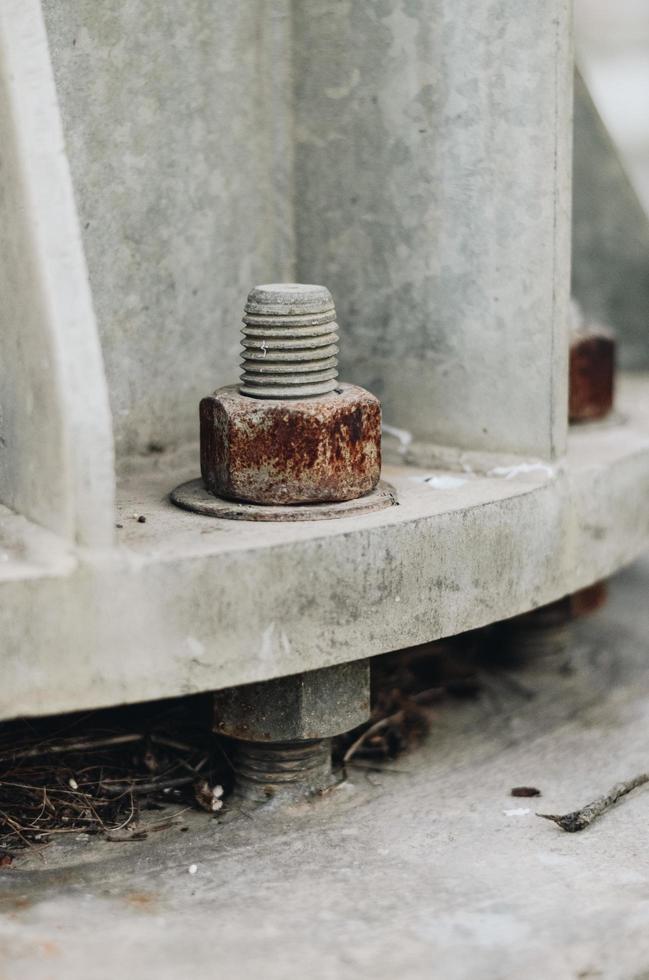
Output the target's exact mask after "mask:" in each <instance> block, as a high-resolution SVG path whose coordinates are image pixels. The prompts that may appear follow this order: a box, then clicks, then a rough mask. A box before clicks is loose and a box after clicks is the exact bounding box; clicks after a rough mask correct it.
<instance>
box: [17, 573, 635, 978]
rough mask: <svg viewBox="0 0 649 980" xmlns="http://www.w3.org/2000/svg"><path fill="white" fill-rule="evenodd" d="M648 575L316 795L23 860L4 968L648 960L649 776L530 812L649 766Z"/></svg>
mask: <svg viewBox="0 0 649 980" xmlns="http://www.w3.org/2000/svg"><path fill="white" fill-rule="evenodd" d="M648 596H649V560H644V561H643V562H641V563H638V564H636V565H635V566H634V567H633V568H631V569H629V570H627V571H625V572H623V573H621V574H620V575H619V576H617V577H616V578H615V579H614V580H613V581H612V583H611V598H610V601H609V603H608V605H607V607H606V608H605V609H603V610H601V611H600V612H598V613H596V614H595V615H594V616H592V617H591V618H590V619H588V620H584V621H582V622H581V623H580V624H579V626H578V627H577V628H576V629H575V636H574V644H573V647H572V649H571V652H570V656H569V658H568V659H567V660H566V658H563V660H562V661H561V662H556V661H555V662H546V663H537V664H535V665H532V666H528V667H527V668H526V669H524V670H519V671H516V672H500V673H498V672H495V673H490V674H489V675H488V676H487V677H485V690H484V693H483V694H482V696H481V697H480V698H479V699H478V700H477V701H471V702H467V701H465V702H460V701H454V702H447V703H445V704H443V705H442V706H440V707H439V709H438V712H437V716H436V720H435V722H434V726H433V730H432V734H431V737H430V738H429V740H428V742H427V743H426V744H425V746H424V747H423V748H421V749H420V750H418V751H416V752H414V753H411V754H410V755H408V756H404V757H402V758H401V759H400V760H398V761H397V762H395V763H394V764H392V766H391V769H390V771H385V772H383V773H376V772H368V771H366V770H360V769H358V770H356V771H355V772H354V774H353V776H352V778H351V779H350V780H349V782H347V783H346V784H344V785H343V786H341V787H340V788H339V789H337V790H336V791H335V792H333V793H332V794H331V795H329V796H328V797H325V798H323V799H321V800H319V801H317V802H315V803H310V804H304V805H302V806H299V807H295V808H294V809H292V810H291V811H285V812H282V813H280V812H272V811H270V812H266V813H259V812H257V813H252V814H251V813H247V814H244V813H241V812H231V813H230V814H225V815H224V816H220V817H218V818H211V817H209V816H208V815H207V814H198V813H196V814H194V813H189V814H184V815H183V817H182V819H181V820H180V821H179V826H178V827H173V828H171V829H169V830H167V831H165V832H162V833H157V834H152V835H151V836H150V837H149V838H148V839H147V840H145V841H142V842H140V843H135V842H132V843H128V844H117V843H106V842H103V841H83V840H75V841H72V842H69V843H67V844H65V845H64V844H58V843H57V844H55V845H52V846H50V847H49V848H47V849H45V850H44V851H43V852H42V854H41V855H40V856H30V857H29V858H27V859H21V860H20V861H18V862H16V863H15V864H14V866H13V867H11V868H8V869H6V870H3V871H1V872H0V911H1V917H0V978H2V980H45V978H56V980H60V978H66V980H77V978H79V980H81V978H84V980H97V978H102V980H103V978H105V977H123V976H125V977H136V976H137V977H140V978H149V977H151V978H153V977H155V978H157V980H167V978H169V980H171V978H174V980H175V978H181V977H182V978H185V977H187V978H204V977H205V978H207V977H210V978H212V977H215V978H219V977H227V978H228V980H244V978H256V977H264V978H265V980H280V978H281V980H287V978H302V977H307V976H308V977H309V978H311V980H334V978H335V980H340V978H347V977H350V978H351V977H354V978H365V977H367V978H372V980H382V978H394V977H399V978H400V980H410V978H428V977H439V978H443V980H460V978H462V980H464V978H472V980H474V978H478V980H492V978H493V980H505V978H515V977H516V978H518V977H525V978H527V980H536V978H539V980H540V978H543V980H546V978H550V977H551V978H553V980H568V978H570V980H573V978H598V977H603V978H607V980H617V978H619V980H642V978H645V980H646V978H649V848H648V846H647V845H648V839H647V827H648V826H649V789H646V788H645V789H639V790H636V791H635V792H634V793H633V794H632V795H631V796H629V797H628V798H627V799H626V800H625V801H624V802H623V803H621V804H619V805H618V807H617V808H615V809H614V810H613V811H611V812H610V813H608V814H607V815H605V816H604V817H603V818H602V819H601V820H599V821H598V822H597V823H596V824H594V825H593V826H592V827H591V828H590V829H588V830H586V831H584V832H583V833H581V834H575V835H571V834H566V833H563V832H562V831H560V830H559V829H557V828H556V827H555V826H554V825H552V824H550V823H548V822H546V821H543V820H539V819H538V818H537V817H536V816H535V815H534V811H535V810H543V811H550V812H560V813H561V812H564V811H567V810H571V809H574V808H575V807H576V806H578V805H581V804H583V803H586V802H587V801H588V800H590V799H592V798H593V797H595V796H597V795H599V794H600V793H601V792H603V791H605V790H606V789H608V788H609V786H610V785H612V784H613V783H615V782H617V781H619V780H620V779H624V778H627V777H630V776H633V775H635V774H637V773H639V772H642V771H643V770H644V769H646V768H649V697H648V695H649V656H648V653H649V602H648V601H647V597H648ZM521 784H526V785H533V786H537V787H539V788H540V789H541V790H542V794H543V795H542V798H541V799H540V800H534V799H532V800H528V799H513V798H512V797H511V796H510V795H509V791H510V789H511V787H513V786H516V785H521ZM156 816H157V817H159V814H158V815H156ZM180 825H182V826H186V827H187V828H188V830H187V831H186V832H181V831H180V829H179V827H180ZM193 865H195V866H196V868H195V869H194V868H193V867H192V866H193ZM190 869H191V871H193V872H194V873H191V872H190Z"/></svg>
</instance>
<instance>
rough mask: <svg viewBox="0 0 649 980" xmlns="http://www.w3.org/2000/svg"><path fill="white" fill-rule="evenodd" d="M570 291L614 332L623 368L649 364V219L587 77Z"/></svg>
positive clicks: (581, 90) (579, 123)
mask: <svg viewBox="0 0 649 980" xmlns="http://www.w3.org/2000/svg"><path fill="white" fill-rule="evenodd" d="M572 249H573V261H572V289H573V293H574V295H575V296H576V298H577V299H578V300H579V303H580V305H581V306H582V308H583V310H584V312H585V313H586V314H587V316H588V317H590V318H593V319H595V320H598V321H600V322H601V323H604V324H606V325H607V326H610V327H612V328H614V329H615V331H616V333H617V335H618V338H619V362H620V365H621V366H622V367H624V368H630V369H632V370H636V371H637V370H639V369H641V368H646V367H647V365H649V327H648V325H647V324H648V311H649V220H648V218H647V214H646V212H645V211H644V208H643V206H642V204H641V203H640V201H639V199H638V196H637V194H636V192H635V190H634V189H633V187H632V186H631V183H630V181H629V178H628V177H627V175H626V173H625V171H624V168H623V165H622V162H621V160H620V156H619V153H618V151H617V150H616V148H615V147H614V145H613V142H612V140H611V137H610V136H609V134H608V133H607V131H606V128H605V126H604V124H603V123H602V120H601V119H600V117H599V113H598V112H597V109H596V108H595V106H594V104H593V101H592V99H591V97H590V95H589V92H588V89H587V88H586V85H585V84H584V82H583V79H582V78H581V77H580V76H579V75H578V74H577V76H576V79H575V153H574V205H573V231H572Z"/></svg>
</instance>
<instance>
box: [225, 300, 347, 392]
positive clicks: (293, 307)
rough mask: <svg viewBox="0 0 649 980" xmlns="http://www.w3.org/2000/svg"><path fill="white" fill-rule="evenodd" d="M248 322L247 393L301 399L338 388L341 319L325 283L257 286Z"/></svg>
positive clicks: (243, 378)
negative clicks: (339, 319) (318, 284)
mask: <svg viewBox="0 0 649 980" xmlns="http://www.w3.org/2000/svg"><path fill="white" fill-rule="evenodd" d="M243 323H244V328H243V331H242V332H243V341H242V347H243V360H242V368H243V370H242V372H241V383H240V385H239V391H240V392H241V394H242V395H249V396H250V397H252V398H288V399H297V398H309V397H313V396H316V395H326V394H327V393H328V392H331V391H334V389H335V388H336V384H337V379H338V360H337V357H336V355H337V354H338V346H337V341H338V334H337V332H336V331H337V329H338V324H337V323H336V310H335V308H334V302H333V299H332V297H331V293H330V292H329V290H328V289H326V288H325V287H324V286H312V285H303V284H301V283H269V284H267V285H263V286H257V287H256V288H255V289H253V290H252V292H251V293H250V294H249V296H248V300H247V302H246V307H245V316H244V317H243Z"/></svg>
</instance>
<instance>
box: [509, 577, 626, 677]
mask: <svg viewBox="0 0 649 980" xmlns="http://www.w3.org/2000/svg"><path fill="white" fill-rule="evenodd" d="M606 599H607V585H606V582H596V583H595V584H594V585H590V586H587V587H586V588H585V589H579V590H578V591H577V592H573V593H572V594H571V595H567V596H564V597H563V599H558V600H557V601H556V602H551V603H549V604H548V605H547V606H540V607H539V608H538V609H533V610H532V611H531V612H528V613H523V615H522V616H516V617H515V618H514V619H510V620H509V621H508V623H506V624H505V625H506V628H507V630H506V636H507V640H506V646H507V651H508V653H510V654H511V655H512V656H513V657H515V658H516V660H519V661H526V660H532V659H535V660H538V659H540V658H541V657H552V656H553V657H555V658H557V657H561V656H564V655H565V654H566V653H568V651H569V648H570V644H571V641H572V626H573V623H574V621H575V620H576V619H581V618H582V617H583V616H587V615H589V614H590V613H592V612H595V611H596V610H597V609H599V608H600V607H601V606H603V605H604V603H605V602H606Z"/></svg>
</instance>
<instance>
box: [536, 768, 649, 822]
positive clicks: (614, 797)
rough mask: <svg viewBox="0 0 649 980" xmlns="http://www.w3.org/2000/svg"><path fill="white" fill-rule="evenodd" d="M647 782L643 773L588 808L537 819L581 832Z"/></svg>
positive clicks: (646, 774)
mask: <svg viewBox="0 0 649 980" xmlns="http://www.w3.org/2000/svg"><path fill="white" fill-rule="evenodd" d="M647 782H649V773H647V772H643V773H641V774H640V775H639V776H636V777H635V778H634V779H627V780H626V782H623V783H616V784H615V786H613V788H612V789H610V790H609V791H608V793H605V794H604V796H598V797H597V799H596V800H593V802H592V803H587V804H586V806H582V807H581V809H579V810H573V811H572V813H564V814H563V815H557V814H554V813H537V817H543V819H544V820H552V821H553V823H556V824H557V826H558V827H561V829H562V830H565V831H567V833H569V834H574V833H576V832H577V831H579V830H585V829H586V827H590V825H591V824H592V822H593V821H594V820H597V818H598V817H601V815H602V814H603V813H606V811H607V810H609V809H610V808H611V807H612V806H613V805H614V804H615V803H617V801H618V800H619V799H620V798H621V797H623V796H626V795H627V793H630V792H631V790H634V789H636V788H637V787H638V786H642V785H644V783H647Z"/></svg>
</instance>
